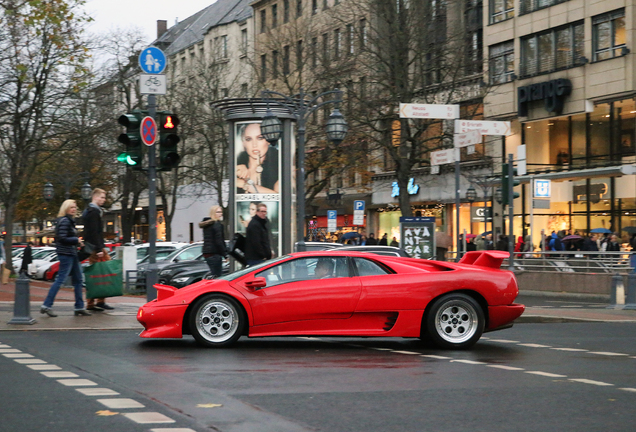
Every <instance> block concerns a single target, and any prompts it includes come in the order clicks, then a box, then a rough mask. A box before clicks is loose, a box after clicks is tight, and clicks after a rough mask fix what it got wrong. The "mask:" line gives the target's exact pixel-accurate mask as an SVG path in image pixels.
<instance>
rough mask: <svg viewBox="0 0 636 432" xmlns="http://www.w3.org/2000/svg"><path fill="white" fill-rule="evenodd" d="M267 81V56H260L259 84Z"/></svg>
mask: <svg viewBox="0 0 636 432" xmlns="http://www.w3.org/2000/svg"><path fill="white" fill-rule="evenodd" d="M266 79H267V54H262V55H261V82H265V80H266Z"/></svg>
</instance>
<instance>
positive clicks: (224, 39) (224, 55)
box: [219, 36, 227, 59]
mask: <svg viewBox="0 0 636 432" xmlns="http://www.w3.org/2000/svg"><path fill="white" fill-rule="evenodd" d="M219 49H220V54H221V58H222V59H226V58H227V36H221V39H220V47H219Z"/></svg>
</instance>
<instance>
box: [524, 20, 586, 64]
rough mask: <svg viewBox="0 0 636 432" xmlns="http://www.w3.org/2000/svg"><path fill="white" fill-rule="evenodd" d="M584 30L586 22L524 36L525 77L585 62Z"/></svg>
mask: <svg viewBox="0 0 636 432" xmlns="http://www.w3.org/2000/svg"><path fill="white" fill-rule="evenodd" d="M583 30H584V27H583V21H579V22H576V23H572V24H568V25H566V26H562V27H559V28H555V29H550V30H548V31H545V32H541V33H535V34H533V35H530V36H527V37H524V38H522V39H521V64H520V74H521V76H532V75H539V74H544V73H548V72H553V71H556V70H561V69H567V68H571V67H576V66H581V65H583V64H584V62H583V54H584V52H583V48H584V46H583V44H584V34H583Z"/></svg>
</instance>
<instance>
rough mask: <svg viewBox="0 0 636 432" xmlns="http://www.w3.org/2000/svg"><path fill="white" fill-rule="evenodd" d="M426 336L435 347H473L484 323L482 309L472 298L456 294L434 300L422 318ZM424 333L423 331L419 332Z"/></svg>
mask: <svg viewBox="0 0 636 432" xmlns="http://www.w3.org/2000/svg"><path fill="white" fill-rule="evenodd" d="M424 324H425V326H426V328H425V329H422V330H426V332H425V333H426V335H427V336H428V338H429V339H430V340H431V341H432V342H433V343H435V344H436V345H437V346H439V347H442V348H450V349H465V348H470V347H471V346H473V345H474V344H475V343H477V341H478V340H479V338H480V337H481V335H482V333H483V332H484V326H485V324H486V318H485V315H484V311H483V309H482V308H481V306H480V305H479V303H477V301H476V300H475V299H473V298H472V297H470V296H468V295H466V294H461V293H456V294H447V295H445V296H443V297H440V298H439V299H437V300H435V302H433V304H432V305H431V306H430V310H429V311H428V313H427V315H426V318H425V323H424ZM423 333H424V331H423Z"/></svg>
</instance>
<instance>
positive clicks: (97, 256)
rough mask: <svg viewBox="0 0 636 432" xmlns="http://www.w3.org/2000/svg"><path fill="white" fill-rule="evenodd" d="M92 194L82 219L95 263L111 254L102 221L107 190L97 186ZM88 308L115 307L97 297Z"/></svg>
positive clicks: (97, 309)
mask: <svg viewBox="0 0 636 432" xmlns="http://www.w3.org/2000/svg"><path fill="white" fill-rule="evenodd" d="M92 196H93V198H92V200H91V202H90V203H89V204H88V206H87V207H86V209H85V210H84V213H82V221H83V222H84V244H85V245H90V247H92V249H93V251H92V253H91V255H90V257H89V261H90V263H91V264H94V263H95V262H97V261H108V260H109V259H110V256H109V255H108V251H106V250H105V249H104V225H103V223H102V214H103V213H104V209H102V206H103V205H104V202H105V201H106V191H105V190H103V189H99V188H95V189H93V195H92ZM86 309H88V310H92V311H98V312H99V311H103V310H104V309H107V310H113V309H115V308H114V307H112V306H109V305H107V304H106V302H105V301H104V299H103V298H97V299H87V300H86Z"/></svg>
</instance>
